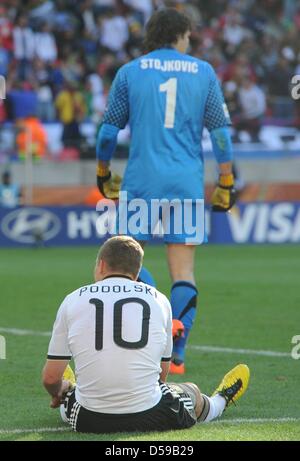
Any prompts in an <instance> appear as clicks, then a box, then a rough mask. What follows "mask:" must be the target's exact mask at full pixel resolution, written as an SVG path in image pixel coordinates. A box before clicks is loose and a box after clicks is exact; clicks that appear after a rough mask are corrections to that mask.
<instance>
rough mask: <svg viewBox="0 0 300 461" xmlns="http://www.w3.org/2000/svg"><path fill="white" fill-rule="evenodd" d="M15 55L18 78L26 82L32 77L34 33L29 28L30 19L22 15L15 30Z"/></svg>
mask: <svg viewBox="0 0 300 461" xmlns="http://www.w3.org/2000/svg"><path fill="white" fill-rule="evenodd" d="M13 37H14V55H15V58H16V60H17V64H18V78H19V79H20V80H26V79H27V78H28V77H29V75H30V64H31V61H32V59H33V58H34V51H35V40H34V33H33V31H32V30H31V29H30V27H28V18H27V16H26V15H25V14H21V15H20V16H19V19H18V21H17V25H16V27H14V30H13Z"/></svg>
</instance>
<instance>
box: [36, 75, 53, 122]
mask: <svg viewBox="0 0 300 461" xmlns="http://www.w3.org/2000/svg"><path fill="white" fill-rule="evenodd" d="M37 100H38V102H37V116H38V118H39V119H40V120H42V121H43V122H53V121H54V120H55V108H54V102H53V95H52V90H51V86H50V85H49V83H48V82H47V81H46V80H45V81H44V82H42V83H41V84H40V86H39V87H38V90H37Z"/></svg>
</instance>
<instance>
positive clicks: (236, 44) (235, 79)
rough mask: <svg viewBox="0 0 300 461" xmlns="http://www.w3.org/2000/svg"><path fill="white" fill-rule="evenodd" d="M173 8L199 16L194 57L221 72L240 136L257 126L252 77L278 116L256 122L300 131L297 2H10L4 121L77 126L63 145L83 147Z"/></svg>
mask: <svg viewBox="0 0 300 461" xmlns="http://www.w3.org/2000/svg"><path fill="white" fill-rule="evenodd" d="M164 6H173V7H175V8H178V9H180V10H183V11H186V12H187V14H189V15H190V16H191V17H192V19H193V21H194V29H193V31H192V36H191V48H190V53H191V54H193V55H194V56H196V57H198V58H200V59H204V60H207V61H208V62H210V63H211V64H212V65H213V66H214V68H215V70H216V72H217V74H218V76H219V79H220V82H221V84H222V85H223V86H224V92H225V97H226V100H227V103H228V106H229V109H230V112H231V114H232V119H233V122H234V123H235V120H237V121H238V122H237V123H240V125H239V126H238V132H239V130H240V128H241V123H243V120H246V124H248V126H249V123H250V122H249V119H247V118H245V113H247V111H248V109H249V108H246V110H245V107H244V108H243V109H241V107H240V106H241V98H240V96H239V95H240V94H243V93H244V92H245V90H246V88H245V86H244V81H245V79H246V78H247V77H248V76H250V78H251V80H252V81H253V82H254V83H255V85H254V87H255V88H258V92H259V91H260V90H259V88H262V89H263V90H264V92H265V94H266V95H267V100H266V101H265V103H266V104H267V110H266V114H267V116H268V119H266V117H263V118H261V117H260V116H259V117H258V119H256V118H255V117H254V119H252V120H256V122H255V123H256V124H257V126H260V125H261V124H262V123H266V122H267V123H268V122H269V120H272V123H276V124H277V125H283V126H284V125H291V126H299V124H300V122H299V120H300V115H299V101H296V102H295V101H293V100H292V99H291V96H290V81H291V77H292V75H293V74H294V73H298V74H299V73H300V70H299V69H300V64H299V63H300V59H299V56H300V47H299V33H300V4H299V1H294V0H243V1H242V0H230V1H228V0H215V1H212V2H207V1H206V0H55V1H54V0H26V1H22V0H2V1H1V5H0V74H1V75H5V76H6V78H7V93H8V94H7V99H6V100H5V109H6V110H4V106H3V104H2V106H1V107H0V120H2V121H4V120H6V119H8V120H12V121H14V120H16V119H17V118H20V117H26V116H28V115H31V114H34V115H37V116H38V117H39V118H40V119H41V120H42V121H43V122H44V121H45V122H50V121H53V120H61V121H63V120H68V121H67V122H66V121H65V122H64V121H63V124H64V130H63V133H64V134H63V139H64V140H65V142H66V143H67V144H68V142H69V141H70V140H69V141H68V140H67V138H73V139H78V140H80V139H81V136H80V132H79V126H78V123H79V122H81V121H83V120H88V121H92V122H93V123H95V124H98V123H99V121H101V117H102V114H103V110H104V107H105V103H106V97H107V94H108V90H109V88H110V85H111V82H112V80H113V78H114V76H115V74H116V72H117V70H118V69H119V67H120V66H121V65H122V64H124V63H126V62H128V61H129V60H131V59H134V58H136V57H138V56H139V55H140V54H141V53H142V41H143V34H144V26H145V22H146V21H147V19H148V18H149V16H150V15H151V13H152V12H153V10H154V9H156V8H162V7H164ZM69 81H72V82H75V84H76V85H77V89H76V91H75V90H72V91H71V93H72V94H73V95H72V96H70V94H69V93H68V92H67V94H66V93H65V90H66V86H65V82H69ZM80 88H81V89H80ZM247 91H249V89H248V90H247ZM252 92H253V94H254V93H257V91H256V90H253V89H252ZM75 94H76V96H75ZM260 100H261V102H263V101H262V97H260ZM55 101H56V102H55ZM64 105H65V106H66V107H65V108H64ZM74 106H75V107H76V116H75V117H74V109H72V107H74ZM253 106H254V104H253ZM70 108H71V109H70ZM56 109H57V110H56ZM70 113H71V116H70ZM68 114H69V115H68ZM239 117H241V118H240V119H239ZM250 120H251V119H250ZM258 121H259V122H258ZM256 132H257V133H258V132H259V129H258V128H256ZM257 133H256V134H255V133H254V132H253V131H252V132H251V136H252V137H253V138H255V137H256V136H257ZM71 142H72V141H71ZM75 142H76V141H74V142H73V144H74V143H75Z"/></svg>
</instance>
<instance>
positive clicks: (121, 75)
mask: <svg viewBox="0 0 300 461" xmlns="http://www.w3.org/2000/svg"><path fill="white" fill-rule="evenodd" d="M128 120H129V101H128V86H127V78H126V72H125V70H124V68H121V69H120V70H119V71H118V73H117V75H116V77H115V79H114V81H113V84H112V87H111V90H110V93H109V98H108V105H107V108H106V110H105V113H104V118H103V122H102V124H101V127H100V129H99V132H98V136H97V144H96V155H97V186H98V188H99V190H100V192H101V193H102V194H103V195H104V197H107V198H110V199H117V198H118V196H119V191H120V187H121V178H120V176H118V175H112V173H111V171H110V161H111V158H112V156H113V154H114V152H115V149H116V145H117V138H118V133H119V131H120V130H121V129H123V128H125V126H126V124H127V122H128Z"/></svg>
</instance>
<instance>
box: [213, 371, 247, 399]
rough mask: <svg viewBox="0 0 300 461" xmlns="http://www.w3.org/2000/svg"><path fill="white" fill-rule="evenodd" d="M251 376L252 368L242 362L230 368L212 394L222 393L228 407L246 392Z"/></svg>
mask: <svg viewBox="0 0 300 461" xmlns="http://www.w3.org/2000/svg"><path fill="white" fill-rule="evenodd" d="M249 378H250V370H249V368H248V367H247V365H244V364H240V365H237V366H236V367H234V368H233V369H232V370H230V371H229V372H228V373H227V374H226V375H225V376H224V378H223V379H222V382H221V383H220V385H219V386H218V387H217V389H216V390H215V391H214V393H213V394H212V397H213V396H214V395H216V394H219V395H221V396H222V397H224V399H225V400H226V407H227V406H228V405H230V404H231V403H234V404H235V402H236V401H237V400H238V399H239V398H241V397H242V395H243V394H244V393H245V392H246V389H247V387H248V383H249Z"/></svg>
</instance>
